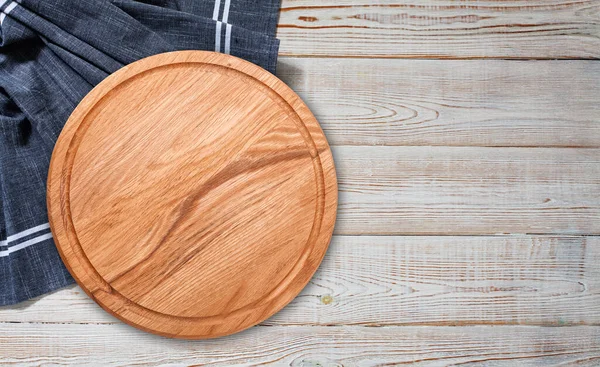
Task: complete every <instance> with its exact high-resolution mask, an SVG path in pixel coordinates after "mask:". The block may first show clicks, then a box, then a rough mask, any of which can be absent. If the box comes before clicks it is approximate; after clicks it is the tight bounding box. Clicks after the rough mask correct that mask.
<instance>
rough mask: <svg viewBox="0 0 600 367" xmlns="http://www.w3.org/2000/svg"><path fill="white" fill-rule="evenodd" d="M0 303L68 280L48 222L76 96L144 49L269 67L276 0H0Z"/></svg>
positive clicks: (274, 46)
mask: <svg viewBox="0 0 600 367" xmlns="http://www.w3.org/2000/svg"><path fill="white" fill-rule="evenodd" d="M0 11H1V13H0V32H1V33H0V36H1V39H0V305H8V304H14V303H17V302H21V301H23V300H26V299H29V298H32V297H36V296H38V295H40V294H44V293H47V292H50V291H52V290H55V289H57V288H60V287H63V286H65V285H67V284H70V283H72V282H73V279H72V278H71V277H70V275H69V273H68V272H67V270H66V269H65V267H64V265H63V264H62V261H61V260H60V257H59V256H58V253H57V250H56V247H55V246H54V243H53V241H52V234H51V233H50V228H49V225H48V218H47V212H46V178H47V172H48V165H49V162H50V156H51V154H52V149H53V147H54V143H55V142H56V139H57V138H58V135H59V134H60V132H61V130H62V127H63V125H64V123H65V122H66V120H67V119H68V117H69V115H70V114H71V112H72V111H73V109H74V108H75V107H76V106H77V104H78V103H79V101H80V100H81V99H82V98H83V97H84V96H85V95H86V94H87V93H88V92H89V91H90V90H91V89H92V88H93V87H94V86H95V85H96V84H98V83H99V82H101V81H102V80H103V79H104V78H105V77H106V76H108V75H109V74H111V73H113V72H114V71H116V70H117V69H119V68H121V67H122V66H124V65H126V64H129V63H131V62H133V61H136V60H139V59H141V58H143V57H146V56H150V55H154V54H158V53H162V52H168V51H175V50H187V49H197V50H210V51H218V52H224V53H230V54H232V55H235V56H238V57H241V58H244V59H246V60H249V61H251V62H253V63H255V64H257V65H260V66H262V67H264V68H265V69H267V70H269V71H271V72H274V70H275V65H276V62H277V50H278V46H279V42H278V40H277V39H275V38H274V36H275V27H276V22H277V15H278V11H279V0H143V1H133V0H47V1H40V0H20V1H13V0H0Z"/></svg>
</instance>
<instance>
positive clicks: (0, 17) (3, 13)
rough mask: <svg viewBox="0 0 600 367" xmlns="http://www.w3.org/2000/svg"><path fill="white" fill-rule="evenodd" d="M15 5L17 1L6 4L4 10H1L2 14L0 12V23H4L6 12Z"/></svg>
mask: <svg viewBox="0 0 600 367" xmlns="http://www.w3.org/2000/svg"><path fill="white" fill-rule="evenodd" d="M16 7H17V3H16V2H14V1H13V2H12V3H10V4H8V6H7V7H6V8H5V9H4V10H2V14H0V25H2V23H4V18H6V16H7V15H8V13H10V12H11V11H12V10H13V9H14V8H16Z"/></svg>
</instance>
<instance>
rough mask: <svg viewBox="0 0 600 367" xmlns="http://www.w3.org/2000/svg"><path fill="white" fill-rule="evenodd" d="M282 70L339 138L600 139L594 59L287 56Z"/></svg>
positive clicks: (538, 142)
mask: <svg viewBox="0 0 600 367" xmlns="http://www.w3.org/2000/svg"><path fill="white" fill-rule="evenodd" d="M599 28H600V27H599ZM278 75H279V76H280V77H281V78H282V79H283V80H284V81H285V82H287V83H288V84H289V85H290V86H291V87H292V88H293V89H294V90H295V91H297V92H298V93H299V94H300V95H301V96H302V98H303V99H304V100H305V101H306V102H307V104H308V105H309V106H310V107H311V109H312V110H313V112H314V113H315V115H316V116H317V118H318V119H319V120H320V122H321V124H322V126H323V128H324V130H325V133H326V134H327V138H328V139H329V141H330V143H331V144H334V145H451V146H525V147H529V146H548V147H550V146H558V147H599V146H600V123H599V120H598V117H599V116H600V103H598V101H600V63H598V62H594V61H535V62H525V61H505V60H446V61H440V60H382V59H380V60H363V59H318V58H317V59H312V58H310V59H305V58H304V59H302V58H300V59H299V58H281V59H280V63H279V66H278Z"/></svg>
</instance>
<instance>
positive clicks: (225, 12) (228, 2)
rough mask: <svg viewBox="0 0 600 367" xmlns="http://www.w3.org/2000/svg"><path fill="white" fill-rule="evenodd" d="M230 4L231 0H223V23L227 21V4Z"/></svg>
mask: <svg viewBox="0 0 600 367" xmlns="http://www.w3.org/2000/svg"><path fill="white" fill-rule="evenodd" d="M230 5H231V0H225V8H224V9H223V23H227V20H229V6H230Z"/></svg>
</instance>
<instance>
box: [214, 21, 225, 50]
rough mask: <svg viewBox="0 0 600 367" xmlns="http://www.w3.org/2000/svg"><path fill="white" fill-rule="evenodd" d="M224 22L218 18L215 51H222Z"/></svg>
mask: <svg viewBox="0 0 600 367" xmlns="http://www.w3.org/2000/svg"><path fill="white" fill-rule="evenodd" d="M222 25H223V23H221V22H219V21H218V20H217V29H216V30H215V51H216V52H221V26H222Z"/></svg>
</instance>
